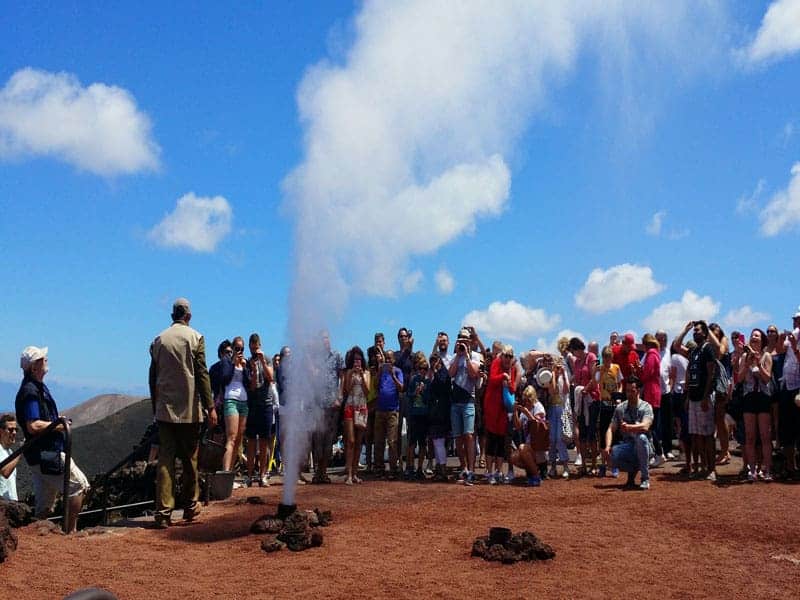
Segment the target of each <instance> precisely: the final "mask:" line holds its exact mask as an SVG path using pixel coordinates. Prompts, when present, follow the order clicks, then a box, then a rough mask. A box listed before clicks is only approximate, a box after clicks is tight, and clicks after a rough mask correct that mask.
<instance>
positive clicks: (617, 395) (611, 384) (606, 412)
mask: <svg viewBox="0 0 800 600" xmlns="http://www.w3.org/2000/svg"><path fill="white" fill-rule="evenodd" d="M601 357H602V364H601V365H600V368H599V369H598V370H597V372H596V373H595V379H594V384H593V385H594V386H596V387H598V388H599V389H600V417H599V419H598V424H597V439H598V440H605V439H606V431H607V430H608V428H609V426H610V425H611V418H612V417H613V416H614V409H615V408H616V406H617V404H619V402H620V400H621V399H622V371H621V370H620V367H619V365H617V364H614V363H613V362H612V361H613V359H614V351H613V350H612V349H611V346H606V347H605V348H603V352H602V354H601ZM602 460H603V464H601V465H600V477H605V475H606V470H607V465H606V459H605V456H603V457H602ZM611 475H612V476H613V477H616V476H617V475H619V469H616V468H614V469H612V470H611Z"/></svg>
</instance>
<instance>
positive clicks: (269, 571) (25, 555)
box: [0, 460, 800, 600]
mask: <svg viewBox="0 0 800 600" xmlns="http://www.w3.org/2000/svg"><path fill="white" fill-rule="evenodd" d="M735 462H736V463H737V465H738V462H739V461H738V460H737V461H735ZM736 468H737V467H736V466H734V465H729V466H727V467H723V468H722V469H721V470H720V471H721V472H722V473H727V474H729V475H733V474H734V473H735V471H736ZM675 470H676V469H675V467H674V466H672V467H669V468H667V469H658V470H656V471H653V475H652V481H653V487H652V489H651V490H650V491H648V492H642V491H639V490H635V491H625V490H622V489H621V485H622V480H621V479H620V480H615V479H611V478H605V479H597V478H591V477H585V478H582V479H579V480H570V481H561V480H556V481H549V480H548V481H546V482H544V483H543V485H542V486H541V487H540V488H528V487H523V486H519V485H513V486H489V485H486V484H485V483H481V484H479V485H476V486H475V487H465V486H463V485H459V484H456V483H450V484H434V483H405V482H384V481H381V482H378V481H367V482H365V483H364V484H362V485H358V486H352V487H350V486H345V485H340V484H337V483H333V484H331V485H314V486H311V485H307V486H301V487H299V488H298V498H297V504H298V506H299V507H300V508H310V507H319V508H321V509H323V510H331V511H332V512H333V517H334V521H333V523H332V525H331V526H330V527H328V528H326V529H325V540H324V545H323V546H322V547H320V548H314V549H312V550H309V551H306V552H302V553H294V552H289V551H281V552H275V553H272V554H267V553H265V552H263V551H262V550H261V548H260V545H261V539H262V537H263V536H256V535H251V534H250V533H249V532H248V530H249V527H250V524H251V523H252V522H253V521H254V520H255V519H256V518H257V517H259V516H260V515H262V514H263V513H264V512H265V506H259V505H253V504H237V503H236V499H241V498H244V497H246V496H250V495H260V496H263V497H264V498H265V499H266V500H267V501H268V502H269V506H268V508H274V507H275V506H276V505H277V503H278V502H279V500H280V493H281V486H280V485H273V486H271V487H269V488H263V489H259V488H252V489H240V490H236V491H235V492H234V496H233V497H232V498H231V499H230V500H227V501H224V502H216V503H212V504H211V505H210V506H208V507H205V509H204V511H203V514H202V515H201V516H200V517H199V518H198V520H197V521H195V522H193V523H190V524H182V523H181V522H180V521H178V524H177V525H175V526H173V527H172V528H170V529H169V530H166V531H164V530H155V529H152V528H151V522H150V521H149V520H145V521H135V522H130V523H128V524H127V526H124V527H116V528H113V531H112V532H111V533H106V534H103V535H94V536H88V537H65V536H60V535H53V534H49V535H46V536H40V535H37V534H36V530H35V528H34V527H33V526H29V527H26V528H24V529H21V530H19V534H20V542H19V548H18V550H17V552H15V553H14V554H13V555H12V556H11V558H10V560H9V561H7V562H6V563H5V564H3V565H2V567H0V571H1V572H2V573H3V576H4V577H3V578H4V584H5V585H4V590H3V593H2V597H3V598H15V599H28V598H30V599H34V598H35V599H37V600H38V599H41V598H61V597H62V596H63V595H66V594H67V593H69V592H70V591H74V590H76V589H78V588H81V587H86V586H92V585H96V586H102V587H105V588H106V589H109V590H111V591H113V592H114V593H116V594H117V595H118V596H119V597H120V598H121V599H126V600H128V599H130V600H133V599H136V598H142V599H147V600H150V599H153V598H159V599H160V598H170V599H171V598H192V599H195V598H197V599H200V598H222V599H228V598H231V599H235V598H290V597H315V598H343V597H350V598H376V597H380V598H384V597H393V598H411V597H414V598H428V597H433V598H498V597H504V598H523V597H524V598H530V597H532V596H539V597H558V598H617V597H623V596H625V597H633V598H637V597H638V598H643V597H650V598H675V599H678V598H680V599H686V598H698V599H700V598H757V597H764V598H797V597H798V590H799V589H800V560H798V559H800V519H798V518H797V517H796V513H797V507H798V505H800V486H798V485H790V484H780V483H772V484H762V483H756V484H751V485H747V484H738V483H736V482H735V481H734V479H733V478H731V479H730V485H712V484H711V483H709V482H706V481H691V482H690V481H684V480H680V478H678V476H677V475H675ZM336 479H337V478H334V481H336ZM518 481H519V479H518ZM175 517H176V518H177V517H180V513H177V512H176V513H175ZM494 525H502V526H505V527H510V528H511V529H513V530H514V531H519V530H526V529H527V530H530V531H533V532H534V533H536V535H537V536H539V537H540V538H541V539H542V540H543V541H544V542H546V543H548V544H550V545H551V546H553V548H554V549H555V550H556V552H557V556H556V558H555V559H554V560H551V561H546V562H540V563H518V564H515V565H501V564H498V563H487V562H486V561H484V560H481V559H477V558H471V557H470V550H471V546H472V541H473V539H474V538H475V536H477V535H485V533H486V531H487V530H488V528H489V527H491V526H494Z"/></svg>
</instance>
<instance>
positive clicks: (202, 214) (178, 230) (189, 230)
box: [148, 192, 233, 252]
mask: <svg viewBox="0 0 800 600" xmlns="http://www.w3.org/2000/svg"><path fill="white" fill-rule="evenodd" d="M232 221H233V210H232V209H231V206H230V204H228V201H227V200H226V199H225V198H223V197H222V196H214V197H213V198H204V197H199V196H195V195H194V193H192V192H189V193H188V194H185V195H184V196H181V197H180V198H178V202H177V204H176V206H175V210H174V211H172V212H171V213H169V214H167V215H165V216H164V218H163V219H162V220H161V222H159V223H158V224H157V225H156V226H155V227H153V228H152V229H151V230H150V232H149V233H148V237H149V238H150V239H151V240H153V241H154V242H155V243H156V244H158V245H159V246H164V247H168V248H187V249H189V250H194V251H195V252H213V251H214V250H215V249H216V247H217V244H219V243H220V242H221V241H222V240H223V239H224V238H225V236H227V235H228V234H229V233H230V232H231V223H232Z"/></svg>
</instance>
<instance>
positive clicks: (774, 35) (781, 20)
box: [743, 0, 800, 65]
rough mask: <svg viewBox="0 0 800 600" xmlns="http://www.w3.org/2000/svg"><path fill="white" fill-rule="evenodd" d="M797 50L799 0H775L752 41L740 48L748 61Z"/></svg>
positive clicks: (799, 40)
mask: <svg viewBox="0 0 800 600" xmlns="http://www.w3.org/2000/svg"><path fill="white" fill-rule="evenodd" d="M798 50H800V0H775V2H773V3H772V4H770V6H769V8H768V9H767V12H766V14H765V15H764V19H763V20H762V21H761V27H760V28H759V30H758V33H756V37H755V39H754V40H753V42H752V43H751V44H750V45H749V46H748V47H747V48H745V49H744V50H743V53H744V58H745V60H746V61H747V62H748V63H749V64H751V65H755V64H760V63H765V62H771V61H776V60H779V59H781V58H784V57H787V56H790V55H792V54H794V53H795V52H797V51H798Z"/></svg>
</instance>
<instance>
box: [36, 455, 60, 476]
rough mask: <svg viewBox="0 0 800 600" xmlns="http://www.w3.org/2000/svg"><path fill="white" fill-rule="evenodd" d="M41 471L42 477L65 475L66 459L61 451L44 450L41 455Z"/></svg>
mask: <svg viewBox="0 0 800 600" xmlns="http://www.w3.org/2000/svg"><path fill="white" fill-rule="evenodd" d="M39 469H40V470H41V472H42V475H63V474H64V457H63V456H62V455H61V452H60V451H59V450H42V451H41V452H40V453H39Z"/></svg>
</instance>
